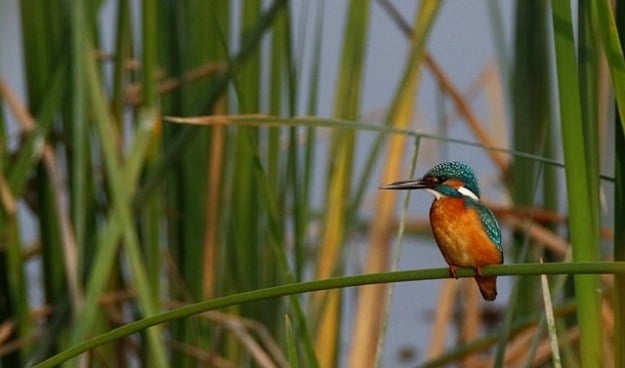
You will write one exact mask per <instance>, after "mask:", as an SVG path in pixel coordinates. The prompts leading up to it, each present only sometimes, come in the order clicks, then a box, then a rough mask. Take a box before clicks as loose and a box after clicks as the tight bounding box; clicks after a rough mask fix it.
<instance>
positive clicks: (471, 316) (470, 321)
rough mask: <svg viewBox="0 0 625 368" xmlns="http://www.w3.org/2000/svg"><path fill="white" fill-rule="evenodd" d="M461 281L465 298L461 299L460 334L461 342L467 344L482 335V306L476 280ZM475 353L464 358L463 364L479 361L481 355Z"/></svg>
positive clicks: (466, 279)
mask: <svg viewBox="0 0 625 368" xmlns="http://www.w3.org/2000/svg"><path fill="white" fill-rule="evenodd" d="M459 282H460V283H461V284H460V285H461V289H462V291H463V294H464V295H463V297H464V300H462V301H461V305H462V310H461V315H462V320H461V323H460V335H459V340H460V341H459V342H460V343H461V344H466V343H469V342H471V341H475V340H477V338H478V337H479V335H480V324H481V322H482V318H481V316H482V308H481V307H480V299H479V296H478V292H477V287H476V286H475V280H473V279H472V278H465V279H462V280H459ZM478 353H479V352H476V353H474V354H469V355H467V356H465V357H463V358H462V365H464V366H472V365H474V364H477V363H478V362H479V357H478V356H477V355H476V354H478Z"/></svg>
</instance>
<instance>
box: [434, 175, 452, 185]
mask: <svg viewBox="0 0 625 368" xmlns="http://www.w3.org/2000/svg"><path fill="white" fill-rule="evenodd" d="M436 179H438V182H439V183H444V182H446V181H447V179H449V178H448V177H446V176H439V177H437V178H436Z"/></svg>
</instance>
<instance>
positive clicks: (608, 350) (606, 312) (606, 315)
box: [601, 297, 623, 368]
mask: <svg viewBox="0 0 625 368" xmlns="http://www.w3.org/2000/svg"><path fill="white" fill-rule="evenodd" d="M612 307H613V304H612V300H611V299H610V298H606V297H604V298H601V317H602V318H603V323H602V325H601V326H602V328H603V343H602V344H601V345H602V347H603V358H604V360H603V364H604V366H605V367H607V368H611V367H614V365H615V362H614V356H615V355H614V349H622V348H623V346H622V345H621V346H614V309H613V308H612ZM619 313H623V311H620V312H619Z"/></svg>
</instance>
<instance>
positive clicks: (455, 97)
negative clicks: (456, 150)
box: [378, 0, 509, 177]
mask: <svg viewBox="0 0 625 368" xmlns="http://www.w3.org/2000/svg"><path fill="white" fill-rule="evenodd" d="M378 3H379V4H380V5H381V6H382V7H383V8H384V10H385V11H386V12H387V14H388V15H389V16H390V17H391V18H392V19H393V20H394V21H395V24H396V25H397V27H398V28H399V29H400V30H401V31H402V32H403V33H404V36H406V37H408V38H410V39H412V27H410V24H409V23H408V22H407V21H406V20H405V19H404V17H403V16H402V14H401V13H400V12H399V11H398V10H397V9H396V8H395V7H394V6H393V4H392V3H391V2H390V1H388V0H378ZM424 63H425V65H426V66H427V67H428V68H429V69H430V71H431V72H432V75H433V76H434V78H435V79H436V81H437V82H438V84H439V86H440V87H441V89H442V90H443V91H444V92H445V93H446V94H448V95H449V97H451V99H452V101H453V102H454V104H455V105H456V110H457V111H458V113H459V114H460V115H461V116H463V117H464V118H465V120H466V122H467V124H468V126H469V129H470V130H471V131H472V132H473V134H474V135H475V136H476V137H477V139H478V141H479V142H480V143H481V144H482V145H484V146H486V147H499V145H498V144H496V141H495V140H494V139H493V138H492V137H491V135H490V134H488V133H487V132H486V130H485V128H484V127H485V126H486V125H485V124H484V123H483V122H482V121H481V120H480V119H479V118H478V117H477V115H476V114H475V113H474V112H473V110H472V109H471V106H470V105H469V103H467V101H466V99H465V98H464V97H463V96H462V93H460V91H459V90H458V89H457V88H456V87H455V86H454V84H453V83H452V82H451V79H449V77H447V75H446V74H445V73H444V72H443V70H442V69H441V68H440V66H439V65H438V63H436V61H435V60H434V58H432V55H430V53H428V52H427V51H426V52H425V58H424ZM502 106H503V104H502ZM487 153H488V155H489V156H490V158H491V160H492V161H493V163H495V166H497V168H498V170H499V173H500V174H501V176H502V177H505V174H506V173H507V172H508V168H509V162H508V160H507V159H506V157H505V154H504V153H502V152H498V151H492V150H488V151H487Z"/></svg>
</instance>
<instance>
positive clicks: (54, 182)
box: [0, 77, 84, 310]
mask: <svg viewBox="0 0 625 368" xmlns="http://www.w3.org/2000/svg"><path fill="white" fill-rule="evenodd" d="M0 96H3V97H4V100H5V101H6V103H7V106H8V107H9V110H11V112H12V113H13V116H14V117H15V119H16V121H17V123H18V124H19V125H20V128H21V130H22V131H23V132H24V133H26V134H28V133H31V132H33V130H34V129H35V119H34V118H33V116H32V115H31V114H30V112H29V111H28V109H27V108H26V106H25V105H24V104H23V103H22V102H21V101H20V99H19V98H18V97H17V95H16V94H15V93H14V92H13V90H12V89H11V88H10V87H9V86H8V84H7V83H6V82H5V80H4V78H2V77H0ZM40 140H41V141H40V142H36V143H35V144H36V145H37V147H35V148H36V149H39V151H38V152H35V154H36V155H42V156H43V161H44V165H45V167H46V170H47V171H48V175H49V177H50V183H51V187H52V193H53V198H54V206H55V210H56V216H57V219H58V221H59V224H60V228H61V229H60V230H61V239H62V246H63V255H64V257H63V260H64V261H65V272H66V277H67V283H68V284H69V290H70V295H71V301H72V307H73V308H74V310H80V306H81V305H82V302H83V298H84V296H83V291H82V288H81V287H80V283H79V280H78V255H77V253H76V237H75V234H74V229H73V226H72V222H71V220H70V214H69V209H68V208H67V202H66V201H65V200H64V198H67V197H68V196H67V195H66V185H65V184H66V183H65V180H64V179H63V176H64V175H63V173H62V170H61V168H60V164H59V163H58V162H57V160H56V156H55V154H54V149H53V148H52V146H50V144H48V143H47V142H45V140H44V137H40ZM39 147H40V148H39ZM7 189H8V188H7Z"/></svg>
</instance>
